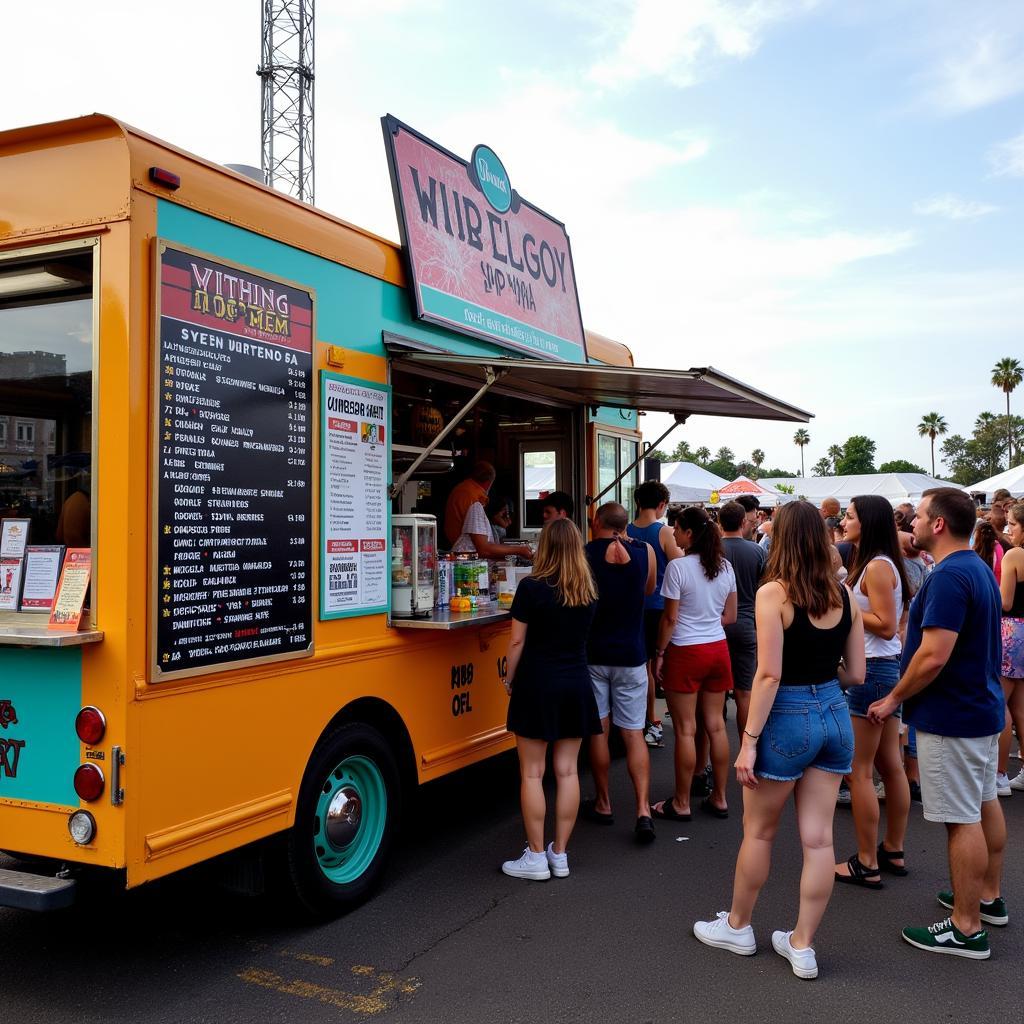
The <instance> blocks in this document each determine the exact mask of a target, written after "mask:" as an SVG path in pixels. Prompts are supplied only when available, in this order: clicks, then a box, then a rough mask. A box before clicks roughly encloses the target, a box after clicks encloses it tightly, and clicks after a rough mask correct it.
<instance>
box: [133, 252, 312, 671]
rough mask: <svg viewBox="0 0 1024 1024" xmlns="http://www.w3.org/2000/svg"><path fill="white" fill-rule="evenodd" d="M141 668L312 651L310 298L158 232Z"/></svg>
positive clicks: (184, 667) (216, 664)
mask: <svg viewBox="0 0 1024 1024" xmlns="http://www.w3.org/2000/svg"><path fill="white" fill-rule="evenodd" d="M158 288H159V295H158V298H159V305H158V309H159V313H158V329H159V348H158V351H157V376H156V389H157V390H156V394H155V401H154V408H155V409H156V416H157V418H156V424H155V428H156V429H155V452H156V454H155V468H154V472H155V474H156V486H155V487H154V492H155V506H156V507H155V514H154V519H155V523H156V537H155V540H154V563H155V566H154V572H155V575H156V581H155V594H154V608H153V612H154V614H155V616H156V624H155V627H154V629H153V650H154V658H155V672H156V676H157V677H159V678H164V677H166V676H168V675H171V674H179V673H192V674H194V673H197V672H208V671H210V670H212V669H225V668H229V667H232V666H236V665H238V664H240V663H242V662H251V661H254V660H257V659H259V660H266V659H268V658H285V657H299V656H302V655H305V654H307V653H309V652H310V651H311V649H312V639H313V634H312V628H311V627H312V611H311V604H312V595H311V582H310V580H311V559H312V447H311V444H312V443H311V427H312V423H311V413H312V408H313V403H312V386H313V297H312V294H311V293H310V292H308V291H306V290H304V289H302V288H299V287H297V286H295V285H290V284H287V283H284V282H281V281H278V280H276V279H273V278H268V277H266V276H264V275H262V274H256V273H254V272H250V271H248V270H245V269H242V268H239V267H235V266H231V265H229V264H225V263H222V262H219V261H215V260H213V259H210V258H209V257H206V256H203V255H200V254H196V253H193V252H189V251H185V250H181V249H178V248H175V247H172V246H170V245H167V244H164V243H161V244H160V251H159V279H158Z"/></svg>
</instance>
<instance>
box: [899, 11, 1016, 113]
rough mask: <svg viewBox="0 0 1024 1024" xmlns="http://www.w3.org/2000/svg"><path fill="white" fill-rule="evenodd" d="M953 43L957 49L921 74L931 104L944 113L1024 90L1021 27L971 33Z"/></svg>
mask: <svg viewBox="0 0 1024 1024" xmlns="http://www.w3.org/2000/svg"><path fill="white" fill-rule="evenodd" d="M1008 28H1009V27H1008ZM951 45H952V47H953V52H951V53H949V55H948V56H946V57H944V58H941V59H938V60H937V62H936V63H935V65H934V66H933V67H932V68H930V69H929V70H928V71H926V72H924V73H923V74H922V75H920V76H919V79H920V82H921V84H922V86H923V94H924V95H923V100H924V102H925V104H926V105H927V106H929V107H931V108H932V109H934V110H937V111H938V112H940V113H944V114H962V113H965V112H967V111H969V110H977V109H979V108H981V107H986V106H989V105H990V104H992V103H998V102H999V101H1001V100H1005V99H1008V98H1009V97H1011V96H1016V95H1017V94H1018V93H1020V92H1022V91H1024V41H1022V39H1021V33H1020V31H1019V30H1018V31H1013V30H1012V29H1010V30H1007V31H1000V30H996V29H989V30H986V31H982V32H974V33H968V34H967V36H966V38H962V39H960V40H957V42H956V43H955V44H951Z"/></svg>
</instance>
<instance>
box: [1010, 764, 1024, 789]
mask: <svg viewBox="0 0 1024 1024" xmlns="http://www.w3.org/2000/svg"><path fill="white" fill-rule="evenodd" d="M1010 789H1016V790H1018V791H1020V790H1022V789H1024V768H1022V769H1021V770H1020V771H1019V772H1018V773H1017V775H1016V776H1015V777H1014V778H1013V780H1012V781H1011V782H1010Z"/></svg>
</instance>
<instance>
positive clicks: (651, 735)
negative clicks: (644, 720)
mask: <svg viewBox="0 0 1024 1024" xmlns="http://www.w3.org/2000/svg"><path fill="white" fill-rule="evenodd" d="M644 742H645V743H646V744H647V746H649V747H663V746H664V745H665V730H664V729H663V728H662V727H661V726H660V725H656V724H655V723H654V722H651V724H650V725H649V726H647V728H646V729H645V730H644Z"/></svg>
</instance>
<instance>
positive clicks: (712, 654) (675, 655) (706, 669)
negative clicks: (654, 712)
mask: <svg viewBox="0 0 1024 1024" xmlns="http://www.w3.org/2000/svg"><path fill="white" fill-rule="evenodd" d="M661 685H662V688H663V689H665V690H672V691H673V692H674V693H697V692H698V691H699V690H703V691H704V692H705V693H725V692H726V691H728V690H731V689H732V662H731V661H730V660H729V644H728V642H727V641H725V640H716V641H715V642H714V643H710V644H687V645H686V646H684V647H680V646H678V645H677V644H669V645H668V650H666V651H665V663H664V668H663V670H662V680H661Z"/></svg>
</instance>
